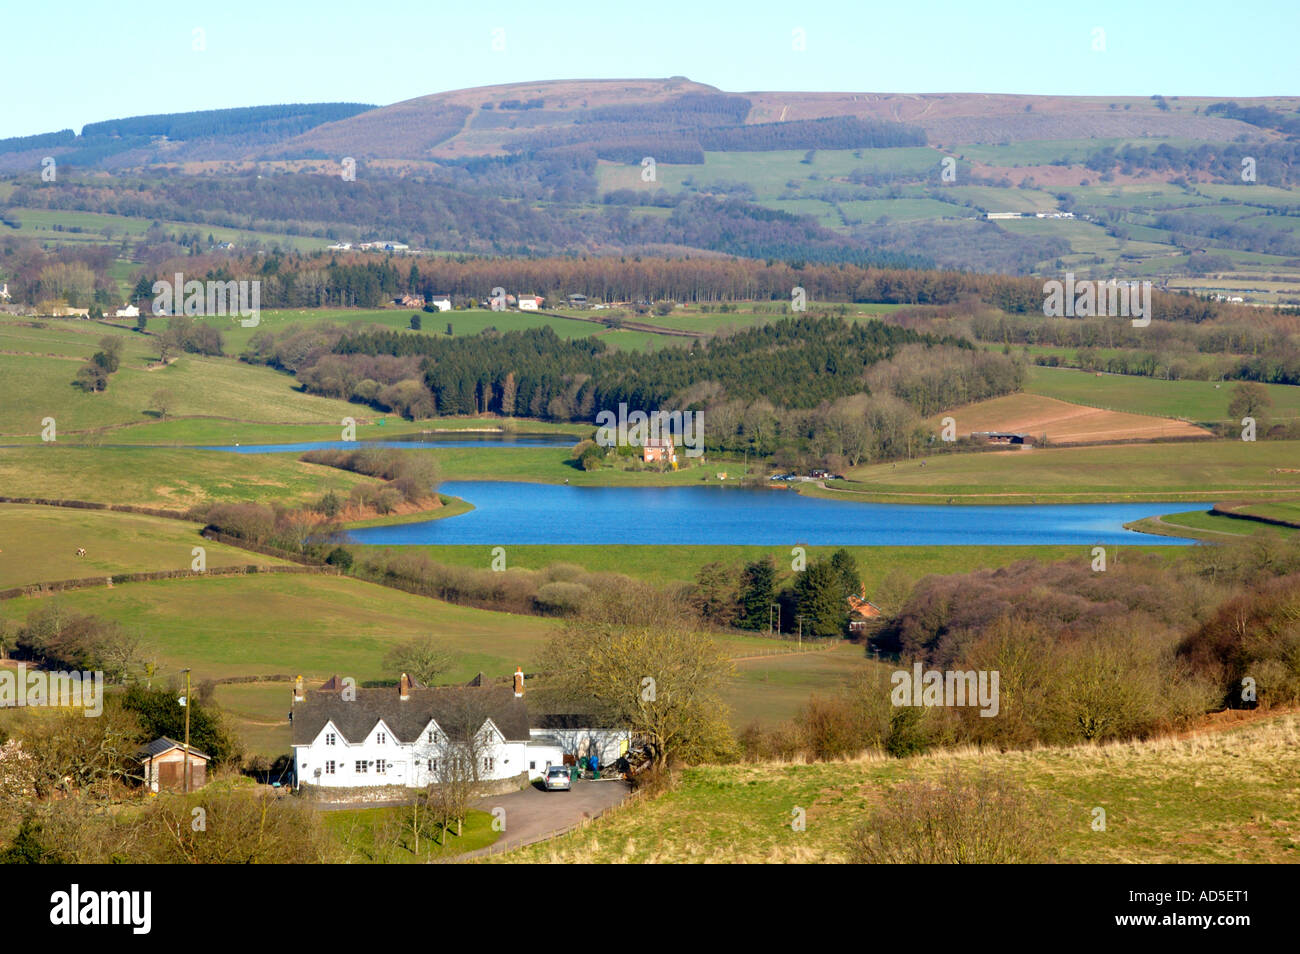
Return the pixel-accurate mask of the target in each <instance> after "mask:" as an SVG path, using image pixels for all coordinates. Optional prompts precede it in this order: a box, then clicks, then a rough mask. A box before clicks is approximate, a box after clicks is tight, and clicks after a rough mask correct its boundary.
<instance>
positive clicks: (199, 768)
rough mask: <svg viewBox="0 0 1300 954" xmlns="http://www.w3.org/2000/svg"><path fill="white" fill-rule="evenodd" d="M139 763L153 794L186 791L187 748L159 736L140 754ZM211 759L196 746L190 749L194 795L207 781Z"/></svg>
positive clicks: (181, 743)
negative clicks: (142, 767) (164, 791)
mask: <svg viewBox="0 0 1300 954" xmlns="http://www.w3.org/2000/svg"><path fill="white" fill-rule="evenodd" d="M138 757H139V759H140V763H141V764H142V765H143V766H144V783H145V786H146V787H147V788H148V789H149V791H151V792H158V791H162V790H166V791H169V792H182V791H184V790H185V784H184V772H185V761H186V760H185V744H184V743H183V742H177V741H176V740H175V739H169V738H167V736H165V735H164V736H160V737H159V738H156V739H154V740H153V741H152V742H150V743H149V744H148V745H146V746H145V747H144V748H143V749H141V750H140V752H139V753H138ZM208 761H209V759H208V756H207V755H205V754H204V753H202V752H200V751H199V750H198V749H196V748H194V746H190V752H189V768H190V784H189V790H190V791H191V792H192V791H194V790H195V789H197V788H202V787H203V785H204V784H205V783H206V782H207V780H208Z"/></svg>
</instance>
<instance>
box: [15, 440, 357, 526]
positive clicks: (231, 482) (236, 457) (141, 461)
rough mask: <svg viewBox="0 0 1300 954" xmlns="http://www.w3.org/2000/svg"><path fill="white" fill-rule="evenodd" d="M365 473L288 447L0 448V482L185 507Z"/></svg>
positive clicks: (276, 493) (289, 493)
mask: <svg viewBox="0 0 1300 954" xmlns="http://www.w3.org/2000/svg"><path fill="white" fill-rule="evenodd" d="M367 480H369V478H366V477H361V476H359V475H357V474H352V473H348V472H346V471H341V470H336V469H335V468H333V467H322V466H319V465H317V464H306V463H303V462H301V461H299V460H298V459H297V455H290V454H253V455H240V454H229V453H223V452H220V451H205V450H196V449H191V448H184V449H182V448H169V447H53V446H37V447H0V488H3V492H4V494H5V496H9V497H41V498H54V499H63V500H89V501H93V502H95V503H121V504H133V505H136V506H147V507H162V508H166V509H171V510H185V509H187V508H189V507H192V506H194V505H195V504H198V503H202V502H205V501H214V500H215V501H223V502H238V501H262V502H266V501H269V500H271V499H275V500H278V501H281V502H283V503H292V502H295V501H304V500H307V499H315V498H317V497H319V496H320V495H322V494H324V493H325V492H326V491H328V490H335V491H338V492H339V493H343V494H346V493H347V491H348V490H349V489H351V487H352V486H353V485H354V484H356V483H359V482H364V481H367Z"/></svg>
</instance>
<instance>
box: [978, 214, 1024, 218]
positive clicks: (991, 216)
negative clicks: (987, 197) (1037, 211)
mask: <svg viewBox="0 0 1300 954" xmlns="http://www.w3.org/2000/svg"><path fill="white" fill-rule="evenodd" d="M984 217H985V218H986V219H1023V218H1024V217H1025V213H1023V212H987V213H985V215H984Z"/></svg>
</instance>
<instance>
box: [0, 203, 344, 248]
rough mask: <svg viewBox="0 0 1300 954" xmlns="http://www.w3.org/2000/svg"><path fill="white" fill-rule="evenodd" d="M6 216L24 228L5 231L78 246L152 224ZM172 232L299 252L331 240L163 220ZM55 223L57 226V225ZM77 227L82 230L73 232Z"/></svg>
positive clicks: (21, 213)
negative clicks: (191, 233) (278, 247)
mask: <svg viewBox="0 0 1300 954" xmlns="http://www.w3.org/2000/svg"><path fill="white" fill-rule="evenodd" d="M6 215H7V217H9V218H12V219H17V220H18V221H20V222H22V228H20V229H17V230H14V229H10V228H6V229H5V233H6V234H17V235H21V236H23V237H24V238H30V239H36V240H38V241H41V242H46V243H50V244H55V245H65V244H66V245H75V244H84V243H91V242H93V243H98V244H103V243H105V242H120V241H122V240H123V239H124V238H129V239H131V240H133V241H134V240H138V239H140V238H142V237H143V236H144V234H145V232H147V231H148V230H149V227H150V226H151V225H152V224H153V220H152V219H147V218H135V217H130V216H124V215H112V214H110V213H106V212H77V211H71V210H64V209H23V208H10V209H8V210H7V212H6ZM162 224H163V226H164V227H165V228H166V229H167V231H169V232H174V233H190V232H198V233H199V234H200V235H201V236H202V239H203V241H206V240H207V237H208V236H209V235H211V236H212V238H213V240H214V241H216V242H233V243H234V244H235V245H237V246H238V245H248V244H249V243H251V242H260V243H262V244H263V245H266V246H268V247H274V246H277V245H278V246H280V247H281V248H284V249H291V250H294V251H300V252H310V251H316V250H320V249H324V248H325V246H326V245H328V244H329V243H330V240H329V239H327V238H313V237H311V236H305V235H289V234H287V233H278V232H258V231H253V230H250V229H233V228H227V227H225V226H221V225H210V224H205V223H202V222H197V223H196V222H164V223H162ZM55 226H58V228H56V227H55ZM72 229H78V230H79V231H76V232H74V231H71V230H72Z"/></svg>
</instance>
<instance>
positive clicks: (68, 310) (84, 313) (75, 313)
mask: <svg viewBox="0 0 1300 954" xmlns="http://www.w3.org/2000/svg"><path fill="white" fill-rule="evenodd" d="M50 314H51V315H52V316H53V317H55V318H89V317H90V309H89V308H72V307H70V306H68V305H55V306H54V310H53V311H51V312H50Z"/></svg>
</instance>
